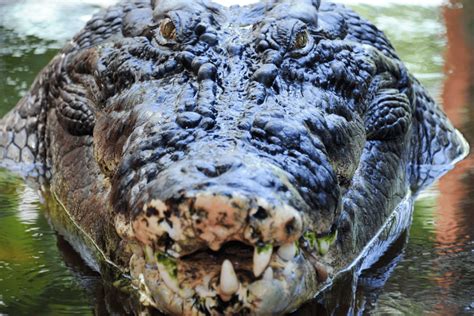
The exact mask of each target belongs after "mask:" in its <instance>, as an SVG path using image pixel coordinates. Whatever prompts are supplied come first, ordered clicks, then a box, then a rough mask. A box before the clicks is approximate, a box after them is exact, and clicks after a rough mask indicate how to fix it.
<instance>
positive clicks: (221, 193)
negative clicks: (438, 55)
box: [0, 0, 467, 314]
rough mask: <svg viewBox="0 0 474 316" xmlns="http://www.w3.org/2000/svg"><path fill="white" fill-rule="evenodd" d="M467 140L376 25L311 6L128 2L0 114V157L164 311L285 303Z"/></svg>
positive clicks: (305, 295) (341, 263) (101, 18)
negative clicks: (32, 181)
mask: <svg viewBox="0 0 474 316" xmlns="http://www.w3.org/2000/svg"><path fill="white" fill-rule="evenodd" d="M414 49H415V48H414ZM466 148H467V147H466V146H465V141H464V139H463V138H462V136H461V135H460V134H459V133H458V132H457V131H456V130H455V129H454V128H453V126H452V125H451V124H450V122H449V121H448V119H447V118H446V116H445V115H444V113H443V112H442V111H441V110H440V108H439V107H438V106H437V105H436V104H435V102H434V101H433V99H432V98H431V97H430V96H428V94H427V92H426V91H425V89H424V88H423V87H422V86H421V85H420V83H419V82H418V81H417V80H416V79H415V78H414V77H413V76H411V75H410V74H409V73H408V71H407V69H406V67H405V66H404V65H403V63H402V62H401V61H400V60H399V58H398V57H397V54H396V52H395V51H394V49H393V47H392V46H391V44H390V43H389V41H388V40H387V39H386V38H385V36H384V35H383V33H382V32H381V31H379V30H378V29H377V28H376V27H375V26H374V25H372V24H370V23H369V22H367V21H365V20H363V19H362V18H360V17H359V16H358V15H357V14H355V13H354V12H353V11H351V10H349V9H347V8H345V7H344V6H341V5H337V4H333V3H329V2H323V3H322V4H320V3H319V1H318V0H313V1H310V0H306V1H291V0H288V1H283V0H282V1H268V2H262V3H259V4H255V5H251V6H247V7H230V8H226V7H222V6H220V5H217V4H214V3H211V2H207V1H204V0H202V1H186V0H174V1H171V0H151V1H150V0H148V1H145V0H135V1H125V2H122V3H120V4H118V5H116V6H114V7H111V8H109V9H107V10H105V11H103V12H101V13H99V14H97V15H95V16H94V17H93V18H92V20H91V21H89V22H88V23H87V25H86V27H85V28H84V29H83V30H82V31H81V32H80V33H79V34H78V35H76V37H74V39H73V40H72V41H71V42H69V43H68V44H67V45H66V47H65V48H64V49H63V50H62V51H61V52H60V53H59V54H58V55H57V56H56V57H55V58H54V59H53V60H52V61H51V63H50V64H49V65H48V66H47V67H46V68H45V69H44V70H43V71H42V72H41V73H40V74H39V75H38V77H37V79H36V81H35V83H34V84H33V86H32V88H31V90H30V91H29V93H28V94H27V95H26V96H25V97H23V98H22V99H21V100H20V102H19V103H18V105H17V106H16V107H15V108H14V109H13V110H12V111H11V112H10V113H9V114H7V115H6V117H4V118H3V119H2V120H0V159H1V160H0V165H2V166H4V167H7V168H9V169H12V170H16V171H20V172H21V173H22V174H24V175H25V174H27V175H28V176H30V177H31V176H32V177H36V178H37V179H38V180H39V183H40V184H42V188H43V190H46V188H48V189H47V190H48V191H51V192H53V195H54V196H55V197H56V198H57V200H59V201H60V202H61V203H62V204H63V205H64V207H65V209H67V212H68V213H69V215H70V216H71V217H72V219H73V220H74V221H75V222H76V223H77V224H78V225H79V226H80V227H81V228H82V230H83V233H84V234H87V235H88V236H89V237H90V238H91V239H92V240H93V241H94V243H95V244H96V245H97V246H98V247H99V248H100V249H101V250H102V252H103V253H104V254H105V255H106V256H107V257H108V258H109V259H110V260H111V261H112V262H114V263H115V264H116V265H118V266H119V267H120V268H121V269H122V270H123V272H124V273H126V274H130V275H131V277H132V280H133V283H134V284H135V285H136V287H137V288H138V289H139V292H140V293H141V294H142V303H144V304H148V305H151V306H154V307H156V308H158V309H160V310H161V311H163V312H167V313H171V314H193V313H194V314H220V313H231V312H235V313H250V314H269V313H273V314H282V313H285V312H289V311H292V310H294V309H295V308H297V307H298V306H300V305H301V304H302V303H304V302H305V301H307V300H309V299H311V298H312V297H314V295H315V294H316V293H317V292H318V291H319V290H320V289H321V288H322V287H323V286H324V285H325V284H326V282H328V280H330V279H331V277H332V276H333V275H334V274H335V273H337V272H338V271H340V270H341V269H343V268H344V267H346V266H347V265H348V264H350V263H351V262H352V261H353V260H354V259H355V258H356V257H357V255H358V254H359V253H360V252H361V250H362V249H363V247H364V245H366V244H367V242H368V241H369V240H370V239H371V238H372V237H373V236H374V235H375V233H376V232H377V231H378V230H379V229H380V227H381V226H382V225H383V223H384V222H385V221H386V220H387V218H388V217H389V215H390V214H391V212H392V211H393V210H394V208H395V207H396V206H397V205H398V204H399V203H400V202H401V201H402V199H403V198H404V197H405V196H407V194H416V193H417V192H418V191H419V190H420V189H421V188H423V187H426V186H427V185H429V184H430V183H431V182H432V181H433V179H434V178H436V177H437V176H440V175H441V174H440V171H439V170H441V169H442V170H445V169H444V168H445V167H446V166H448V165H450V164H452V163H453V162H455V161H458V160H460V159H461V158H462V157H463V156H464V155H465V153H466ZM433 174H434V175H433ZM282 246H285V247H287V248H288V249H290V250H288V251H289V253H290V254H291V255H290V257H291V258H290V257H288V255H285V253H284V251H283V249H287V248H283V247H282ZM292 247H293V248H292ZM328 247H329V248H328ZM253 248H255V250H253ZM272 248H273V252H272V253H271V258H270V259H262V258H263V257H264V255H262V258H260V257H259V258H260V259H261V260H263V261H266V260H267V261H270V262H269V263H268V262H266V265H265V264H263V265H264V268H267V266H269V267H270V268H267V269H265V273H264V274H263V277H262V272H256V270H255V269H256V268H255V267H256V265H257V264H256V263H255V260H257V259H255V256H257V255H254V252H255V253H256V254H260V253H265V251H267V250H265V249H272ZM294 249H297V250H296V251H294ZM288 251H287V253H288ZM287 253H286V254H287ZM252 257H254V259H253V261H252ZM260 259H258V260H260ZM224 260H229V261H230V262H231V263H232V265H231V266H232V267H233V269H235V274H236V275H237V276H238V282H239V289H238V290H233V289H232V288H233V287H232V285H233V283H232V282H231V281H233V280H234V279H232V278H231V279H229V280H230V281H229V282H230V285H229V286H228V287H226V286H224V285H223V284H224V282H225V281H224V280H223V279H225V278H226V277H227V276H226V275H223V274H222V273H221V272H220V271H221V266H222V267H223V266H224V265H223V263H224ZM222 269H224V268H222ZM257 270H258V268H257ZM270 270H271V272H267V271H270ZM224 271H227V270H225V269H224ZM220 273H221V274H220ZM224 274H225V273H224ZM230 274H232V273H230ZM230 274H229V275H230Z"/></svg>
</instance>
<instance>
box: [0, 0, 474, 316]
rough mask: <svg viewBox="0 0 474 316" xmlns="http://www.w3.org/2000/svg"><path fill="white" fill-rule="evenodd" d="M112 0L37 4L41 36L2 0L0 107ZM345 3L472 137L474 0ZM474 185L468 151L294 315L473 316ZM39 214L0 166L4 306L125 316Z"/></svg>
mask: <svg viewBox="0 0 474 316" xmlns="http://www.w3.org/2000/svg"><path fill="white" fill-rule="evenodd" d="M111 1H113V0H104V1H103V2H102V3H101V4H100V5H97V4H98V3H99V2H100V1H98V0H90V1H82V2H81V1H79V0H74V1H73V0H68V1H54V2H49V1H48V2H47V1H37V2H36V3H37V4H38V5H39V6H40V7H41V6H42V8H43V9H45V10H46V9H48V10H49V11H48V12H49V13H48V14H53V13H51V12H55V13H54V14H53V15H52V16H51V18H50V21H49V22H50V23H48V24H47V25H46V24H45V26H46V27H49V26H51V25H53V26H54V27H55V29H54V28H53V30H59V31H58V32H54V31H53V32H51V31H50V30H46V31H47V32H45V33H43V32H42V28H38V27H33V26H31V24H30V26H28V24H27V23H25V22H27V20H28V18H27V15H25V12H26V11H28V10H26V9H29V11H28V12H29V14H33V15H34V13H35V10H32V8H33V7H31V6H29V5H30V4H31V3H32V1H22V2H14V1H10V0H7V1H0V71H1V78H0V115H3V114H4V113H5V112H6V111H8V110H9V109H10V108H11V107H12V106H13V105H14V104H15V103H16V102H17V100H18V98H19V97H20V96H21V95H22V94H23V93H24V92H25V91H26V89H27V88H28V86H29V85H30V84H31V82H32V80H33V79H34V76H35V75H36V74H37V73H38V71H39V70H40V69H41V68H42V67H43V66H44V65H46V64H47V63H48V62H49V60H50V59H51V58H52V57H53V56H54V54H55V53H56V51H57V49H58V48H59V47H61V46H62V44H63V42H64V40H65V39H66V38H69V37H70V36H72V34H73V33H75V31H76V30H74V29H75V28H78V26H73V25H71V24H70V23H71V21H79V22H80V23H82V21H83V20H85V19H86V17H88V16H90V15H91V14H92V12H93V11H94V10H96V9H98V8H99V7H100V6H101V5H105V4H107V3H106V2H111ZM433 1H435V2H436V1H438V0H433ZM346 2H352V3H356V4H354V6H355V8H356V9H357V11H359V12H360V13H362V14H363V15H364V16H366V17H367V18H369V19H371V20H372V21H374V22H375V23H376V24H377V25H379V26H381V28H382V29H384V30H385V31H386V32H387V33H388V35H389V37H390V38H391V39H392V40H393V42H394V44H395V46H396V47H397V50H398V51H399V53H400V56H401V57H402V59H403V60H405V61H406V62H407V65H408V67H409V68H410V70H411V71H412V72H414V73H415V74H416V75H417V77H419V78H420V79H421V80H422V81H423V83H424V84H425V85H426V86H428V88H429V90H430V91H431V93H432V94H433V95H434V96H439V99H440V101H442V103H443V106H444V108H445V110H446V112H447V113H448V115H449V116H450V118H451V120H452V121H453V122H454V124H455V125H456V126H457V127H458V128H460V130H461V131H462V132H463V133H464V134H465V135H466V137H467V138H468V140H469V141H470V143H471V144H474V124H473V122H474V87H473V85H474V80H473V76H474V71H473V66H471V63H472V60H471V59H472V51H473V48H474V2H473V1H470V0H464V1H456V0H452V1H451V2H450V3H449V4H447V5H446V6H444V7H443V8H441V9H439V8H438V7H435V6H432V5H429V6H427V5H425V6H423V7H418V6H413V5H387V3H386V2H384V4H386V5H384V6H373V5H369V4H367V3H368V2H367V1H364V0H360V1H359V0H357V1H356V0H354V1H353V0H346ZM393 2H394V1H392V3H393ZM398 2H399V1H398ZM438 2H440V1H438ZM405 3H407V1H405ZM413 3H414V2H413V0H412V1H408V4H413ZM430 3H431V2H430ZM51 4H54V5H51ZM379 4H380V2H379ZM424 4H427V2H424ZM431 4H432V3H431ZM22 6H23V7H22ZM74 6H76V7H74ZM72 7H74V8H75V9H74V10H71V8H72ZM25 10H26V11H25ZM51 10H52V11H51ZM71 12H72V13H73V14H71ZM7 13H8V14H7ZM65 13H67V14H65ZM30 22H33V21H30ZM79 22H78V23H79ZM56 33H57V34H56ZM473 188H474V161H473V158H472V157H471V158H468V159H467V160H466V161H464V162H462V163H461V164H459V165H458V166H457V167H456V168H455V169H454V170H453V171H452V172H451V173H449V174H448V175H447V176H445V177H444V178H443V179H441V181H439V183H438V184H437V186H435V187H433V188H431V189H430V190H429V191H427V192H425V193H424V194H423V197H422V198H421V199H420V200H419V201H418V202H417V204H416V210H415V214H414V218H413V225H412V227H411V229H410V232H409V238H410V239H409V243H408V244H405V242H404V241H405V238H406V235H402V237H401V238H400V239H399V240H398V241H397V242H396V243H395V244H394V245H393V246H392V247H391V248H390V249H389V250H388V251H387V253H386V254H385V256H384V257H383V258H382V260H381V262H380V263H378V264H377V265H376V266H374V267H373V268H372V269H371V270H370V271H367V272H365V273H363V274H362V276H361V278H360V279H359V282H358V283H356V282H355V281H354V279H352V278H351V276H350V275H347V276H346V277H345V278H342V279H341V280H340V281H339V282H340V283H341V284H342V285H341V286H339V287H337V286H336V291H335V292H333V294H332V299H333V300H332V301H331V298H327V302H329V303H327V302H326V303H325V304H322V303H318V302H315V303H313V304H309V305H306V306H305V307H304V308H303V309H302V310H301V311H299V312H298V313H297V314H298V315H316V314H317V315H326V314H330V313H331V312H334V311H336V312H339V313H346V312H347V311H349V310H352V309H353V308H356V311H358V312H360V313H362V312H363V311H365V313H371V314H382V315H385V314H390V315H391V314H409V315H418V314H424V313H433V314H440V315H454V314H462V313H466V314H473V313H474V298H473V293H474V232H473V227H474V216H473V215H472V210H473V209H474V189H473ZM43 214H44V210H43V209H42V207H41V205H40V204H39V202H38V198H37V196H36V194H35V192H34V190H31V189H28V188H26V187H25V186H24V184H23V183H22V182H21V181H19V180H18V179H16V178H14V177H11V176H10V175H8V174H6V173H5V172H2V171H0V245H1V246H0V313H9V314H12V315H29V314H61V315H63V314H74V313H75V314H81V315H84V314H86V315H87V314H92V313H95V314H99V315H101V314H104V313H106V310H109V311H110V310H113V311H114V312H116V313H124V310H123V309H122V307H123V306H127V304H126V303H125V302H126V299H125V298H126V295H125V296H121V294H120V293H119V291H117V290H116V289H114V288H113V287H110V285H107V284H105V285H104V284H102V282H101V279H100V277H99V276H98V275H97V274H96V273H94V272H93V271H91V270H90V269H89V268H88V267H87V266H86V265H85V264H84V263H83V262H82V260H81V259H80V257H78V255H77V254H76V253H75V252H74V251H73V250H72V249H71V247H70V246H69V245H68V244H67V242H65V241H64V240H63V239H62V238H60V237H58V236H57V235H56V234H55V233H54V232H53V231H52V230H51V229H50V227H49V225H48V223H47V220H46V219H45V217H44V216H43ZM389 276H390V278H388V280H387V277H389ZM351 285H352V286H351ZM353 303H354V304H353ZM470 306H471V307H470ZM125 312H126V311H125Z"/></svg>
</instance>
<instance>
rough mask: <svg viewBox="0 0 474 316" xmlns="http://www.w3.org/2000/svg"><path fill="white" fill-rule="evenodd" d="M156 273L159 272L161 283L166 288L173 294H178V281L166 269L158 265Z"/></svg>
mask: <svg viewBox="0 0 474 316" xmlns="http://www.w3.org/2000/svg"><path fill="white" fill-rule="evenodd" d="M158 272H160V277H161V279H162V280H163V282H164V283H165V284H166V286H168V287H169V288H170V289H171V290H172V291H173V292H175V293H179V284H178V280H177V279H176V278H175V277H173V276H172V275H171V274H170V273H169V272H168V269H166V267H165V266H164V265H163V264H161V263H158Z"/></svg>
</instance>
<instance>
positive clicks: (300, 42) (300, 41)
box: [293, 31, 308, 49]
mask: <svg viewBox="0 0 474 316" xmlns="http://www.w3.org/2000/svg"><path fill="white" fill-rule="evenodd" d="M306 45H308V31H301V32H299V33H298V34H297V35H296V39H295V43H294V44H293V48H294V49H302V48H305V47H306Z"/></svg>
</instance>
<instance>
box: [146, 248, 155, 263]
mask: <svg viewBox="0 0 474 316" xmlns="http://www.w3.org/2000/svg"><path fill="white" fill-rule="evenodd" d="M145 258H146V261H147V262H154V261H155V256H154V254H153V249H152V248H151V247H150V246H149V245H146V246H145Z"/></svg>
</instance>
